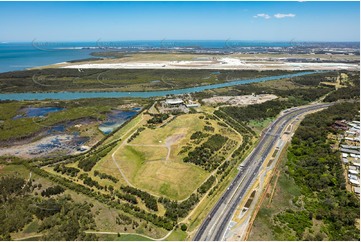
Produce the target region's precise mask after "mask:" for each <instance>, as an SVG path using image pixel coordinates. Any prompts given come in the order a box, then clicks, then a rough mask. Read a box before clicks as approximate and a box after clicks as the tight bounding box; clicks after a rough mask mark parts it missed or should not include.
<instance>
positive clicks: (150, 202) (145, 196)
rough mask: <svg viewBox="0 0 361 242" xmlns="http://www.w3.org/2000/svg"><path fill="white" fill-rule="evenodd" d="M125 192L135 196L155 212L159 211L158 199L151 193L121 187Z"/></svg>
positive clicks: (129, 187)
mask: <svg viewBox="0 0 361 242" xmlns="http://www.w3.org/2000/svg"><path fill="white" fill-rule="evenodd" d="M120 189H121V190H122V191H123V192H126V193H130V194H133V195H135V196H137V197H139V198H140V199H142V201H143V202H144V204H145V206H146V207H147V208H149V209H151V210H153V211H158V204H157V199H156V198H155V197H154V196H152V195H150V194H149V193H147V192H145V191H142V190H140V189H137V188H134V187H131V186H121V187H120Z"/></svg>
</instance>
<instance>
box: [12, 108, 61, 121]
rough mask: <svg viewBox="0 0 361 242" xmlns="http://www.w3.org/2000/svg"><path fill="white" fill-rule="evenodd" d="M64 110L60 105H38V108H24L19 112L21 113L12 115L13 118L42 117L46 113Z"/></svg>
mask: <svg viewBox="0 0 361 242" xmlns="http://www.w3.org/2000/svg"><path fill="white" fill-rule="evenodd" d="M62 110H64V108H61V107H40V108H32V107H30V108H24V109H22V110H21V111H20V112H22V114H18V115H16V116H15V117H13V120H15V119H19V118H32V117H43V116H46V115H47V114H48V113H54V112H59V111H62Z"/></svg>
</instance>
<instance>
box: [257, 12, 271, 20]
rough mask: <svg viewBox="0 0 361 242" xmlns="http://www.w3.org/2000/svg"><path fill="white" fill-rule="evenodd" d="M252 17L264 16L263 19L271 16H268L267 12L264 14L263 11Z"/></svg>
mask: <svg viewBox="0 0 361 242" xmlns="http://www.w3.org/2000/svg"><path fill="white" fill-rule="evenodd" d="M253 17H254V18H264V19H269V18H271V16H269V15H268V14H265V13H259V14H257V15H255V16H253Z"/></svg>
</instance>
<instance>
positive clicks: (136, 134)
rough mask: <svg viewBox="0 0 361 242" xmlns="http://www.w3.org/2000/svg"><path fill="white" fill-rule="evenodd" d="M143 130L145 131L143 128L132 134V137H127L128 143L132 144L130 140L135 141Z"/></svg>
mask: <svg viewBox="0 0 361 242" xmlns="http://www.w3.org/2000/svg"><path fill="white" fill-rule="evenodd" d="M143 130H145V128H144V127H140V128H138V129H137V132H135V133H134V134H132V136H130V137H129V139H128V143H130V142H132V140H133V139H135V138H136V137H137V136H138V135H139V134H140V133H141V132H142V131H143Z"/></svg>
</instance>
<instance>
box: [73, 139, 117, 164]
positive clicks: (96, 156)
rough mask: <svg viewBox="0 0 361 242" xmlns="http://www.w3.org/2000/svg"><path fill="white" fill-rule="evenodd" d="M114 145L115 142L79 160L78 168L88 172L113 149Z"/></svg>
mask: <svg viewBox="0 0 361 242" xmlns="http://www.w3.org/2000/svg"><path fill="white" fill-rule="evenodd" d="M115 145H116V142H114V143H110V144H108V145H106V146H105V147H103V148H102V149H99V150H96V151H95V152H93V153H91V154H89V155H88V156H85V157H84V158H82V159H80V161H79V163H78V167H79V168H81V169H83V170H84V171H90V170H91V169H92V168H93V167H94V166H95V164H96V163H97V162H98V161H100V160H101V159H102V158H103V157H104V156H106V155H107V154H108V153H109V152H110V151H111V150H112V149H113V148H114V147H115Z"/></svg>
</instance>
